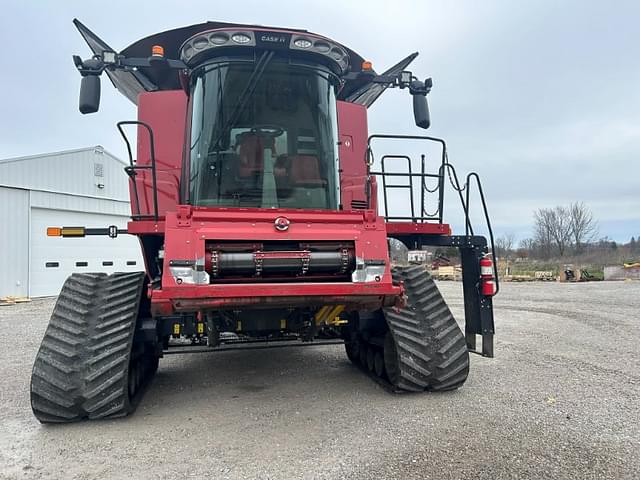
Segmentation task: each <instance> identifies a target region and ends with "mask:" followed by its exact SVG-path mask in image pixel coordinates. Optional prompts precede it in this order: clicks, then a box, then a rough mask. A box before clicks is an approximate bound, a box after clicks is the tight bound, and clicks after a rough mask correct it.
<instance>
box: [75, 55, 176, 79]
mask: <svg viewBox="0 0 640 480" xmlns="http://www.w3.org/2000/svg"><path fill="white" fill-rule="evenodd" d="M105 53H107V54H109V61H106V60H105V55H104V54H105ZM73 63H74V64H75V66H76V68H77V69H78V71H79V72H80V75H82V76H83V77H86V76H87V75H102V72H104V71H105V70H106V69H108V70H118V69H120V70H132V69H134V68H140V67H157V66H163V67H168V68H170V69H177V70H184V69H186V68H187V66H186V65H185V63H184V62H182V61H181V60H172V59H167V58H164V57H148V58H126V57H125V56H124V55H117V54H115V52H103V55H94V56H93V57H91V58H90V59H88V60H84V61H83V60H82V59H81V58H80V57H79V56H78V55H74V56H73Z"/></svg>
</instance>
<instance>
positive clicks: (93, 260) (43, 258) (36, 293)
mask: <svg viewBox="0 0 640 480" xmlns="http://www.w3.org/2000/svg"><path fill="white" fill-rule="evenodd" d="M127 220H128V218H127V217H122V216H114V215H99V214H91V213H81V212H68V211H62V210H48V209H42V208H32V209H31V259H30V260H31V261H30V269H29V272H30V275H29V295H30V296H31V297H43V296H49V295H57V294H58V293H60V288H61V287H62V284H63V283H64V281H65V280H66V279H67V277H68V276H69V275H71V274H72V273H74V272H106V273H113V272H135V271H140V270H144V264H143V262H142V255H141V253H140V244H139V242H138V238H137V237H135V236H132V235H121V236H119V237H118V238H109V237H106V236H105V237H103V236H99V237H98V236H95V237H84V238H60V237H47V234H46V231H47V227H74V226H83V227H108V226H109V225H117V226H118V227H119V228H125V227H126V223H127Z"/></svg>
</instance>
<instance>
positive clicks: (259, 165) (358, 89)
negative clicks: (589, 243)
mask: <svg viewBox="0 0 640 480" xmlns="http://www.w3.org/2000/svg"><path fill="white" fill-rule="evenodd" d="M74 22H75V24H76V26H77V27H78V29H79V30H80V33H81V34H82V36H83V37H84V39H85V40H86V41H87V43H88V44H89V47H90V48H91V49H92V51H93V53H94V55H93V57H92V58H91V59H89V60H85V61H83V60H82V59H80V58H79V57H74V61H75V64H76V67H77V69H78V70H79V72H80V74H81V76H82V84H81V92H80V111H81V112H82V113H93V112H96V111H97V110H98V106H99V101H100V75H101V74H102V73H104V72H106V74H107V75H108V76H109V78H110V79H111V81H112V82H113V84H114V85H115V87H116V88H117V89H118V90H120V92H121V93H123V94H124V95H125V96H126V97H127V98H129V99H130V100H131V101H132V102H134V103H135V104H136V105H137V107H138V120H136V121H129V122H120V123H118V129H119V130H120V133H121V134H122V135H123V137H124V139H125V142H126V145H127V148H128V151H129V157H130V166H128V167H127V168H126V169H125V170H126V172H127V174H128V175H129V178H130V191H131V205H132V215H131V221H130V222H129V223H128V227H127V228H126V229H124V230H123V229H118V228H117V227H115V226H110V227H105V228H85V227H52V228H50V229H49V232H48V233H49V234H50V235H52V236H62V237H69V236H73V237H78V236H85V235H109V236H111V237H116V236H118V235H121V234H129V235H137V236H138V238H139V239H140V244H141V247H142V251H143V256H144V259H145V265H146V271H145V272H139V273H116V274H112V275H107V274H104V273H93V274H73V275H72V276H71V277H69V279H68V280H67V281H66V283H65V284H64V286H63V288H62V291H61V293H60V296H59V298H58V300H57V303H56V306H55V308H54V311H53V314H52V317H51V320H50V323H49V326H48V328H47V331H46V333H45V336H44V339H43V341H42V345H41V347H40V350H39V351H38V355H37V357H36V360H35V365H34V368H33V374H32V379H31V404H32V407H33V411H34V413H35V415H36V417H37V418H38V419H39V420H40V421H41V422H70V421H77V420H81V419H84V418H89V419H97V418H111V417H118V416H123V415H126V414H128V413H130V412H131V411H133V410H134V409H135V406H136V404H137V403H138V401H139V399H140V397H141V395H142V392H143V391H144V388H145V386H146V385H148V383H149V381H150V380H151V378H152V377H153V374H154V373H155V371H156V370H157V368H158V362H159V359H160V358H161V357H162V356H163V355H166V354H168V353H176V352H180V353H183V352H193V351H203V350H211V351H221V350H229V349H236V350H237V349H246V348H249V349H250V348H265V345H255V343H258V342H263V343H267V344H268V345H267V346H268V347H269V348H272V347H273V346H280V345H294V344H295V345H310V344H313V345H324V344H326V343H337V342H339V343H344V345H345V347H346V354H347V356H348V357H349V359H350V360H351V361H352V362H353V363H355V364H356V365H358V366H359V367H360V368H361V369H362V370H363V371H364V372H366V373H368V374H369V375H370V376H371V377H372V378H373V379H375V380H376V381H378V382H380V383H381V384H383V385H385V386H386V387H388V388H389V389H390V390H392V391H413V392H419V391H441V390H451V389H456V388H458V387H460V386H461V385H462V384H463V383H464V381H465V380H466V378H467V374H468V371H469V352H470V351H471V352H476V336H477V335H481V336H482V347H481V349H480V351H478V352H477V353H481V354H482V355H484V356H487V357H492V356H493V334H494V323H493V310H492V296H493V295H494V294H495V293H496V292H497V284H494V282H497V278H496V276H495V268H494V266H493V264H492V260H491V256H490V252H489V249H488V247H487V241H486V239H485V238H484V237H482V236H478V235H474V233H473V228H472V225H471V222H470V220H469V201H470V198H469V190H470V188H471V186H472V183H474V184H475V185H476V186H477V188H478V190H479V195H480V197H481V200H482V206H483V208H484V214H485V218H486V221H487V226H488V228H489V233H490V234H491V227H490V224H489V218H488V215H487V212H486V205H485V202H484V196H483V194H482V188H481V186H480V181H479V178H478V176H477V175H476V174H473V173H472V174H470V175H469V176H467V177H466V181H465V182H462V183H461V182H459V181H458V177H457V175H456V173H455V170H454V169H453V167H452V166H451V164H449V162H448V159H447V153H446V145H445V142H444V141H443V140H441V139H437V138H433V137H426V136H417V135H416V136H397V135H372V136H369V135H368V132H367V108H368V107H369V106H371V105H372V104H373V102H374V101H375V100H376V99H377V98H378V97H379V96H380V95H381V94H382V93H383V92H384V91H385V90H386V89H387V88H393V87H398V88H400V89H404V90H406V91H408V92H409V93H410V94H411V95H412V97H413V107H414V116H415V120H416V124H417V126H419V127H421V128H428V127H429V124H430V120H429V110H428V106H427V100H426V95H427V94H428V93H429V91H430V89H431V79H427V80H426V81H420V80H418V79H417V78H416V77H414V76H413V75H412V73H411V72H409V71H407V70H406V67H407V66H408V65H409V63H410V62H411V61H412V60H413V59H414V58H415V56H416V55H417V54H413V55H410V56H409V57H407V58H405V59H404V60H402V61H401V62H399V63H398V64H397V65H395V66H394V67H392V68H391V69H389V70H388V71H386V72H384V73H383V74H381V75H379V74H377V73H376V72H375V71H374V70H373V68H372V66H371V64H370V63H369V62H366V61H364V60H363V58H361V57H360V56H359V55H358V54H356V53H355V52H353V51H352V50H350V49H348V48H346V47H344V46H342V45H340V44H339V43H337V42H335V41H333V40H331V39H329V38H326V37H323V36H320V35H316V34H314V33H310V32H307V31H305V30H293V29H283V28H271V27H263V26H254V25H241V24H230V23H219V22H208V23H202V24H198V25H193V26H189V27H184V28H179V29H175V30H169V31H166V32H162V33H158V34H156V35H152V36H150V37H147V38H144V39H142V40H140V41H138V42H136V43H134V44H133V45H131V46H130V47H128V48H126V49H125V50H123V51H122V52H120V53H116V52H115V51H114V50H113V49H112V48H110V47H109V46H108V45H107V44H106V43H105V42H103V41H102V40H101V39H100V38H98V37H97V36H96V35H95V34H94V33H93V32H91V31H90V30H89V29H87V28H86V27H85V26H84V25H82V24H81V23H80V22H79V21H77V20H75V21H74ZM129 125H133V126H134V127H135V128H137V154H136V158H135V160H134V156H133V152H132V148H131V144H130V142H129V140H128V139H127V136H126V132H125V130H126V127H127V126H129ZM390 140H399V141H401V142H403V143H406V142H435V145H436V146H437V147H438V149H439V153H438V159H437V167H436V168H435V169H434V171H432V172H429V171H427V162H426V157H425V155H422V157H421V163H420V164H419V165H418V167H416V166H415V165H414V164H413V162H412V160H411V158H410V157H409V156H407V155H384V156H382V157H381V158H375V155H374V146H376V144H379V143H380V142H388V141H390ZM376 148H377V147H376ZM440 152H441V153H440ZM391 163H393V164H394V166H395V167H397V166H398V165H401V166H402V167H403V170H402V171H398V169H397V168H392V169H390V165H391ZM385 165H386V168H385ZM405 169H406V171H405ZM447 179H448V181H449V182H450V183H451V185H452V186H453V188H454V191H455V192H456V195H457V196H458V197H459V199H460V201H461V204H462V207H463V210H464V216H465V219H464V221H465V225H466V232H465V235H458V236H455V235H452V234H451V229H450V227H449V225H447V224H445V223H443V204H444V189H445V182H446V181H447ZM427 181H429V182H435V187H428V186H427ZM378 182H379V183H378ZM394 189H395V190H396V191H395V192H394ZM400 189H404V192H405V193H407V192H408V193H409V198H410V201H409V202H408V203H407V213H406V214H402V215H398V216H394V214H392V213H390V211H391V210H392V209H393V208H394V207H397V206H398V204H399V203H400V201H399V200H398V194H399V193H398V191H397V190H400ZM379 191H380V192H381V195H380V197H381V201H379V195H378V193H379ZM414 194H415V195H414ZM414 197H415V198H414ZM430 202H431V203H430ZM428 205H431V207H430V208H432V209H434V213H433V214H429V213H427V207H428ZM379 210H380V211H383V212H384V215H380V214H379V213H378V211H379ZM409 210H410V211H409ZM491 244H493V241H491ZM425 246H436V247H452V246H453V247H457V248H459V250H460V252H461V262H462V267H463V291H464V301H465V319H466V323H465V334H463V333H462V331H461V329H460V328H459V327H458V324H457V323H456V321H455V319H454V318H453V316H452V314H451V312H450V311H449V308H448V306H447V305H446V303H445V301H444V300H443V298H442V296H441V295H440V293H439V291H438V288H437V286H436V285H435V283H434V281H433V280H432V279H431V277H430V276H429V274H428V273H427V271H426V270H425V269H424V268H423V267H421V266H408V265H406V264H405V265H403V264H402V262H401V263H399V264H395V265H392V264H391V261H390V258H391V257H393V258H403V257H406V253H407V249H408V248H422V247H425ZM310 342H313V343H310Z"/></svg>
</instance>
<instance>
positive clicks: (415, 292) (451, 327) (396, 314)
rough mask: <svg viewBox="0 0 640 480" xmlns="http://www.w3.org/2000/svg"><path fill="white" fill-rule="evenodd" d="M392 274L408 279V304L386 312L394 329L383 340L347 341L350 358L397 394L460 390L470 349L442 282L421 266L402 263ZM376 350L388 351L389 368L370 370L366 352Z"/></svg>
mask: <svg viewBox="0 0 640 480" xmlns="http://www.w3.org/2000/svg"><path fill="white" fill-rule="evenodd" d="M392 275H393V280H394V282H398V283H399V282H403V283H404V288H405V294H406V296H407V299H406V305H405V307H404V308H401V309H396V308H386V309H384V310H383V311H382V312H380V314H382V315H384V318H385V320H386V324H387V326H388V328H389V331H388V332H387V333H386V335H385V336H384V338H383V341H382V342H381V341H378V342H376V344H370V343H367V342H366V341H365V340H364V337H363V336H362V335H360V336H359V338H358V339H357V340H351V341H347V342H345V347H346V350H347V356H348V357H349V359H350V360H351V361H352V362H353V363H354V364H356V365H358V366H360V368H362V370H363V371H365V372H366V373H368V374H369V376H371V377H372V378H373V379H374V380H375V381H376V382H378V383H379V384H380V385H382V386H383V387H385V388H386V389H387V390H389V391H391V392H394V393H401V392H422V391H445V390H454V389H456V388H459V387H460V386H462V384H463V383H464V382H465V380H466V379H467V375H468V374H469V352H468V350H467V346H466V342H465V339H464V335H463V334H462V331H461V330H460V327H459V326H458V324H457V322H456V321H455V319H454V318H453V315H452V314H451V311H450V310H449V307H448V306H447V304H446V303H445V301H444V299H443V298H442V295H441V294H440V291H439V290H438V287H437V285H436V284H435V282H434V281H433V279H432V278H431V275H430V274H429V273H428V272H427V271H426V270H425V269H424V268H423V267H420V266H406V267H405V266H397V267H394V268H393V269H392ZM370 348H373V349H374V350H375V351H377V352H381V353H382V354H383V357H384V368H383V369H381V368H379V366H378V368H376V369H375V372H370V371H369V369H368V368H367V367H368V366H367V365H366V361H365V362H363V358H362V357H363V355H361V354H362V352H363V351H366V350H367V349H370ZM364 358H365V359H366V355H365V356H364Z"/></svg>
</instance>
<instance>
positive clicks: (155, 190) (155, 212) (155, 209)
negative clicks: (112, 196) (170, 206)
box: [116, 120, 159, 222]
mask: <svg viewBox="0 0 640 480" xmlns="http://www.w3.org/2000/svg"><path fill="white" fill-rule="evenodd" d="M124 125H138V126H142V127H144V128H145V129H146V130H147V132H148V133H149V153H150V156H151V165H136V164H135V163H134V161H133V153H132V150H131V143H130V142H129V139H128V138H127V134H126V133H125V132H124V129H123V128H122V127H123V126H124ZM116 127H118V131H119V132H120V135H121V136H122V138H123V139H124V143H125V144H126V145H127V153H128V154H129V167H127V168H125V171H126V172H127V174H128V175H129V176H130V177H131V181H132V182H133V194H134V197H135V201H136V209H137V210H138V215H135V216H134V215H132V218H133V217H137V218H139V219H142V218H148V217H150V215H140V200H139V198H138V186H137V183H136V179H135V176H136V173H135V172H136V170H151V182H152V193H153V216H152V218H153V219H154V220H155V221H156V222H157V221H158V218H159V216H158V181H157V178H156V149H155V141H154V136H153V129H152V128H151V126H150V125H149V124H148V123H145V122H141V121H139V120H125V121H121V122H118V123H116Z"/></svg>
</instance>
